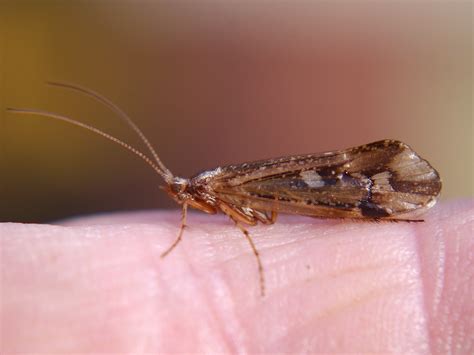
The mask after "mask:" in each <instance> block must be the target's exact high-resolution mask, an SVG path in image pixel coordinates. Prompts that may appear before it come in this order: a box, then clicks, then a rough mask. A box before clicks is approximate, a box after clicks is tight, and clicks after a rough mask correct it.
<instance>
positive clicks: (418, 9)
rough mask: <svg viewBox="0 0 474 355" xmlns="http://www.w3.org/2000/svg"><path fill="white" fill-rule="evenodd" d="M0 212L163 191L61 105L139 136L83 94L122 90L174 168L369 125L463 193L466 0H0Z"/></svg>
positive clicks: (98, 206)
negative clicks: (81, 90) (57, 84)
mask: <svg viewBox="0 0 474 355" xmlns="http://www.w3.org/2000/svg"><path fill="white" fill-rule="evenodd" d="M0 7H1V8H0V30H1V35H0V36H1V37H0V68H1V71H0V73H1V76H0V108H1V113H0V174H1V178H0V220H1V221H21V222H45V221H52V220H56V219H60V218H65V217H69V216H77V215H84V214H92V213H96V212H105V211H115V210H132V209H150V208H161V207H167V208H168V207H171V206H173V202H172V201H170V200H169V199H168V197H167V196H166V195H165V194H164V193H162V192H161V191H160V190H159V189H158V186H159V185H160V184H161V181H160V179H159V178H158V177H157V176H156V175H154V174H153V171H152V170H151V169H150V168H149V167H147V166H146V165H145V164H143V162H142V161H141V160H140V159H137V158H136V157H134V156H133V155H132V154H130V153H128V152H126V151H124V150H123V149H122V148H120V147H118V146H117V145H115V144H113V143H110V142H109V141H107V140H104V139H103V138H101V137H98V136H95V135H93V134H91V133H89V132H86V131H84V130H81V129H79V128H75V127H73V126H70V125H67V124H64V123H61V122H58V121H54V120H48V119H41V118H37V117H30V116H15V115H11V114H7V113H6V112H5V111H4V108H5V107H8V106H13V107H31V108H40V109H46V110H50V111H55V112H58V113H63V114H67V115H70V116H72V117H74V118H76V119H80V120H82V121H83V122H86V123H88V124H91V125H94V126H96V127H98V128H100V129H102V130H105V131H107V132H109V133H111V134H113V135H115V136H117V137H120V138H121V139H124V140H125V141H127V142H130V143H131V144H133V145H135V146H137V147H142V146H141V144H140V142H139V140H138V139H137V138H136V136H135V135H134V134H133V132H131V131H130V130H129V129H128V127H127V126H126V125H125V124H123V122H121V121H120V120H118V119H116V118H115V116H114V115H113V114H112V113H111V112H110V111H108V110H107V109H105V108H104V107H102V106H101V105H100V104H97V103H96V102H94V101H92V100H91V99H89V98H87V97H84V96H80V95H78V94H75V93H73V92H70V91H67V90H61V89H57V88H50V87H47V86H45V85H44V84H43V83H44V82H45V81H46V80H60V81H66V82H71V83H77V84H81V85H84V86H87V87H90V88H92V89H94V90H96V91H98V92H100V93H102V94H104V95H106V96H107V97H109V98H110V99H111V100H112V101H114V102H115V103H117V104H118V105H119V106H121V107H122V108H123V109H124V110H125V111H126V112H128V113H129V114H130V115H131V116H132V117H133V118H134V119H135V120H136V122H137V124H138V125H139V126H140V127H141V128H142V129H143V130H144V131H145V132H146V134H147V135H148V137H149V138H150V140H151V141H152V142H153V143H154V145H155V146H156V148H157V150H158V152H159V154H160V155H161V157H162V159H163V161H164V162H165V164H167V165H168V167H169V168H170V169H171V171H173V172H174V173H175V174H178V175H182V176H190V175H193V174H194V173H196V172H198V171H200V170H205V169H209V168H212V167H216V166H218V165H223V164H229V163H237V162H242V161H247V160H255V159H260V158H268V157H276V156H280V155H290V154H296V153H310V152H318V151H324V150H334V149H340V148H345V147H350V146H354V145H359V144H363V143H368V142H371V141H375V140H379V139H383V138H396V139H400V140H402V141H404V142H406V143H408V144H410V145H411V146H412V147H413V148H414V149H415V150H416V151H417V152H418V153H419V154H420V155H422V156H423V157H425V158H427V159H428V160H429V161H430V162H431V163H432V164H433V165H434V166H435V167H436V168H437V169H438V170H439V172H440V174H441V176H442V178H443V182H444V187H443V198H445V199H450V198H456V197H461V196H472V195H473V161H474V159H473V143H472V140H473V133H474V132H473V115H472V4H471V2H470V1H466V2H460V1H458V2H448V1H446V2H444V1H441V2H430V1H420V2H417V1H400V2H397V1H395V2H388V1H387V2H385V1H384V2H375V1H373V2H372V1H370V2H361V1H346V2H342V1H334V2H328V1H324V2H316V1H314V2H298V1H287V2H266V1H262V2H238V1H235V2H171V1H169V2H160V1H115V2H113V1H97V2H94V1H30V2H28V1H13V0H12V1H3V2H1V5H0Z"/></svg>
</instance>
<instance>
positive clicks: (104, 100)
mask: <svg viewBox="0 0 474 355" xmlns="http://www.w3.org/2000/svg"><path fill="white" fill-rule="evenodd" d="M46 84H47V85H50V86H56V87H60V88H65V89H70V90H72V91H76V92H79V93H82V94H84V95H86V96H90V97H92V98H93V99H95V100H97V101H98V102H100V103H102V104H103V105H105V106H106V107H108V108H109V109H110V110H112V111H113V112H115V113H116V114H117V115H118V116H119V117H120V118H121V119H122V120H124V121H125V122H126V123H127V124H128V125H129V126H130V127H131V128H132V129H133V130H134V131H135V132H136V133H137V134H138V136H139V137H140V139H141V140H142V141H143V143H145V145H146V146H147V148H148V150H149V151H150V152H151V154H152V155H153V158H154V159H155V161H156V163H157V164H158V166H159V167H160V168H161V170H162V171H163V173H164V174H165V175H166V176H168V180H167V179H165V180H166V181H169V180H171V178H172V177H173V174H172V173H171V171H169V170H168V168H167V167H166V166H165V165H164V164H163V163H162V162H161V160H160V158H159V157H158V154H157V153H156V151H155V149H154V148H153V146H152V145H151V143H150V141H149V140H148V139H147V138H146V136H145V134H144V133H143V132H142V131H141V130H140V128H138V126H137V125H136V124H135V123H134V122H133V120H132V119H131V118H130V117H129V116H128V115H127V114H126V113H125V112H124V111H123V110H122V109H121V108H120V107H118V106H117V105H115V104H114V103H113V102H112V101H110V100H109V99H107V98H106V97H105V96H102V95H100V94H99V93H97V92H95V91H93V90H91V89H88V88H85V87H83V86H80V85H76V84H68V83H62V82H57V81H47V82H46Z"/></svg>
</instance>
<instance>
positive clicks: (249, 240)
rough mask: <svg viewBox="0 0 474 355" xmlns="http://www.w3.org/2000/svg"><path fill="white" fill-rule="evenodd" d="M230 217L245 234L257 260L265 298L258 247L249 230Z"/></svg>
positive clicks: (261, 290) (263, 278)
mask: <svg viewBox="0 0 474 355" xmlns="http://www.w3.org/2000/svg"><path fill="white" fill-rule="evenodd" d="M229 217H230V218H231V219H232V220H233V221H234V223H235V225H236V226H237V227H238V228H239V229H240V230H241V231H242V233H244V236H245V239H247V241H248V242H249V244H250V247H251V248H252V251H253V254H254V255H255V257H256V258H257V265H258V274H259V278H260V293H261V295H262V297H263V296H265V276H264V274H263V265H262V261H261V260H260V253H259V252H258V250H257V247H256V246H255V244H254V242H253V240H252V238H251V237H250V233H249V232H248V230H247V229H245V227H244V226H242V225H241V224H240V223H239V222H238V221H237V220H236V219H235V218H234V217H232V216H231V215H229Z"/></svg>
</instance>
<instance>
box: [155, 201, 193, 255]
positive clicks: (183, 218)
mask: <svg viewBox="0 0 474 355" xmlns="http://www.w3.org/2000/svg"><path fill="white" fill-rule="evenodd" d="M187 211H188V204H187V203H186V202H185V203H183V209H182V210H181V225H180V227H179V232H178V236H177V237H176V239H175V240H174V242H173V244H171V245H170V246H169V247H168V249H166V250H165V251H164V252H163V253H162V254H161V257H162V258H164V257H165V256H166V255H168V254H169V253H170V252H171V251H172V250H173V249H174V248H175V246H177V245H178V243H179V242H180V241H181V238H182V236H183V232H184V229H185V228H186V214H187Z"/></svg>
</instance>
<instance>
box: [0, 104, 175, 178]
mask: <svg viewBox="0 0 474 355" xmlns="http://www.w3.org/2000/svg"><path fill="white" fill-rule="evenodd" d="M7 111H8V112H11V113H17V114H29V115H36V116H42V117H49V118H54V119H57V120H60V121H64V122H67V123H70V124H73V125H75V126H79V127H81V128H84V129H87V130H89V131H92V132H94V133H96V134H98V135H100V136H102V137H104V138H107V139H109V140H111V141H112V142H115V143H117V144H118V145H121V146H122V147H124V148H125V149H127V150H129V151H131V152H132V153H134V154H135V155H138V156H139V157H140V158H142V159H143V160H144V161H145V162H146V163H147V164H148V165H150V166H151V167H152V168H153V169H154V170H155V171H156V172H157V173H158V175H160V176H161V177H162V178H163V179H164V180H165V181H166V182H170V180H171V179H172V178H173V175H170V174H171V173H170V172H169V171H167V172H164V171H162V170H161V169H160V168H159V167H158V166H157V165H155V163H154V162H153V161H152V160H151V159H150V158H148V157H147V156H146V155H145V154H143V153H142V152H140V151H139V150H138V149H135V148H133V147H132V146H131V145H129V144H127V143H125V142H123V141H121V140H120V139H118V138H115V137H114V136H111V135H110V134H107V133H105V132H102V131H101V130H99V129H97V128H95V127H92V126H89V125H87V124H85V123H82V122H79V121H76V120H74V119H72V118H69V117H66V116H62V115H58V114H56V113H52V112H47V111H42V110H35V109H27V108H7Z"/></svg>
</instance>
